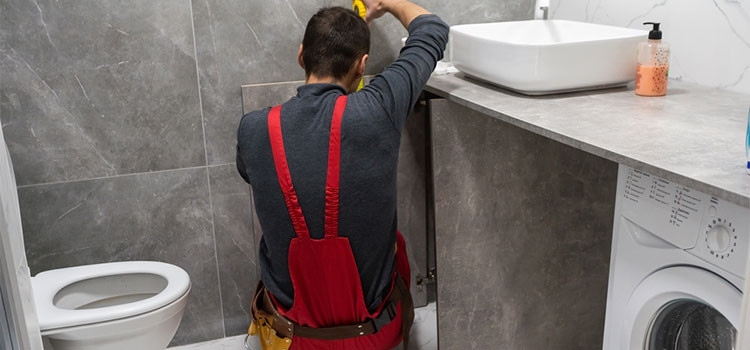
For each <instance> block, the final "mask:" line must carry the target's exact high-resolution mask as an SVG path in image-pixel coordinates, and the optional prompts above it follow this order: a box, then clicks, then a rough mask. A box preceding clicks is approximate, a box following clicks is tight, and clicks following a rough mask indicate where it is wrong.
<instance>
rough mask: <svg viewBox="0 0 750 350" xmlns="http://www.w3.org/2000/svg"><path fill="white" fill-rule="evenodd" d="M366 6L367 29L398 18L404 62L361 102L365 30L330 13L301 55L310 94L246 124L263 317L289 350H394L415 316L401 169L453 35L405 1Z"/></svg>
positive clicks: (242, 130) (242, 141) (241, 160)
mask: <svg viewBox="0 0 750 350" xmlns="http://www.w3.org/2000/svg"><path fill="white" fill-rule="evenodd" d="M364 2H365V4H366V6H367V11H368V13H367V21H368V22H370V21H372V20H374V19H376V18H379V17H381V16H383V15H384V14H385V13H391V14H392V15H394V16H395V17H396V18H397V19H398V20H400V22H401V23H402V24H403V25H404V27H406V28H407V29H408V31H409V38H408V39H407V41H406V45H405V47H404V48H403V49H402V50H401V54H400V55H399V57H398V59H396V61H394V62H393V64H391V65H390V66H389V67H387V68H386V69H385V70H384V71H383V72H382V73H381V74H379V75H377V76H376V77H375V78H373V79H372V81H371V82H370V84H369V85H367V86H366V87H365V88H364V89H362V90H361V91H359V92H355V90H356V88H357V85H358V83H359V81H360V79H361V78H362V75H363V74H364V71H365V63H366V62H367V59H368V57H369V56H368V53H369V48H370V32H369V28H368V25H367V23H366V22H365V21H363V20H362V19H361V18H359V17H358V16H357V15H356V14H355V13H354V12H353V11H351V10H347V9H343V8H340V7H333V8H325V9H322V10H320V11H319V12H318V13H317V14H315V15H314V16H313V17H312V18H311V19H310V21H309V22H308V24H307V28H306V31H305V36H304V39H303V42H302V45H300V49H299V54H298V60H299V64H300V66H302V68H303V69H304V70H305V74H306V83H305V85H302V86H300V87H299V88H298V94H297V96H295V97H293V98H292V99H291V100H289V101H287V102H286V103H284V104H282V105H281V106H277V107H274V108H266V109H264V110H260V111H255V112H251V113H248V114H247V115H245V116H244V117H243V118H242V121H241V123H240V127H239V130H238V135H237V169H238V171H239V173H240V175H241V176H242V178H243V179H245V181H247V182H248V183H250V184H251V185H252V187H253V195H254V200H255V205H256V207H255V209H256V212H257V214H258V219H259V221H260V225H261V227H262V230H263V237H262V239H261V242H260V249H259V250H260V252H259V256H260V264H261V272H262V276H261V279H262V283H263V285H264V286H265V288H266V290H267V292H268V296H266V295H265V294H264V293H265V292H263V291H262V289H263V288H262V286H260V287H259V293H260V294H258V295H259V297H258V302H259V303H260V304H264V305H261V306H259V309H263V310H260V311H262V312H265V315H275V316H276V317H277V318H276V322H274V326H273V328H274V329H275V330H276V331H277V332H278V333H279V335H281V336H284V337H291V338H292V339H291V347H292V349H390V348H393V347H395V346H397V345H398V343H399V342H400V341H401V334H402V333H404V334H403V335H404V338H405V339H404V340H406V338H407V337H408V327H409V326H410V320H409V316H410V315H412V316H413V310H411V307H412V306H411V305H406V304H407V297H408V290H403V292H402V291H401V290H402V289H403V286H408V285H409V283H408V278H409V273H408V261H407V259H406V253H405V248H404V246H403V238H402V237H401V236H400V234H399V233H397V229H396V227H397V215H396V168H397V162H398V154H399V145H400V140H401V132H402V130H403V128H404V125H405V123H406V119H407V116H408V115H409V111H410V109H411V108H412V107H413V105H414V104H415V102H416V101H417V98H418V96H419V94H420V92H421V90H422V89H423V87H424V85H425V84H426V83H427V80H428V79H429V76H430V74H431V72H432V71H433V69H434V68H435V65H436V62H437V61H438V60H440V59H441V58H442V56H443V51H444V50H445V45H446V43H447V41H448V30H449V29H448V26H447V25H446V24H445V23H444V22H443V21H442V20H440V18H438V17H437V16H435V15H432V14H430V13H429V12H428V11H426V10H425V9H424V8H422V7H420V6H418V5H415V4H413V3H411V2H409V1H406V0H364ZM395 275H398V276H400V277H394V276H395ZM408 300H409V301H410V297H408ZM408 304H410V303H408ZM402 306H403V307H404V309H403V310H402ZM268 309H272V310H268ZM407 309H408V310H407ZM277 312H278V314H276V313H277ZM402 316H403V322H402ZM269 317H271V316H269ZM282 323H283V324H286V323H288V326H289V327H282V326H281V324H282ZM346 326H351V327H349V328H347V327H346ZM402 326H406V327H404V328H406V329H402ZM337 327H338V328H337ZM352 327H353V328H352ZM321 331H323V332H321ZM316 332H317V333H316ZM323 333H325V334H323ZM281 339H284V338H281ZM277 340H278V339H277ZM285 341H286V339H285Z"/></svg>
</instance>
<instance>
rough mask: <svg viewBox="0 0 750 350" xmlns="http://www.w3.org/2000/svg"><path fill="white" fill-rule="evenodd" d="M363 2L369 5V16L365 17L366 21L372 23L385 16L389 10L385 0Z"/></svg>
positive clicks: (363, 0)
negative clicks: (384, 2)
mask: <svg viewBox="0 0 750 350" xmlns="http://www.w3.org/2000/svg"><path fill="white" fill-rule="evenodd" d="M362 2H364V3H365V6H366V7H367V16H366V17H365V21H366V22H367V23H368V24H370V23H372V21H374V20H375V19H377V18H380V17H383V15H384V14H385V13H386V12H388V10H387V9H386V7H385V5H384V4H383V0H362Z"/></svg>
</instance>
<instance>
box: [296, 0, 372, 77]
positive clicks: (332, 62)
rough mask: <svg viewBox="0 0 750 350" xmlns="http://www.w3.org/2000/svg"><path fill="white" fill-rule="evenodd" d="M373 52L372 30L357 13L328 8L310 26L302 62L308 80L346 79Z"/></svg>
mask: <svg viewBox="0 0 750 350" xmlns="http://www.w3.org/2000/svg"><path fill="white" fill-rule="evenodd" d="M369 52H370V28H369V27H368V26H367V23H366V22H365V21H364V20H363V19H362V18H361V17H359V16H358V15H357V14H356V13H355V12H354V11H352V10H349V9H345V8H343V7H328V8H323V9H320V11H318V13H316V14H315V15H314V16H313V17H312V18H310V21H309V22H307V29H305V38H304V40H303V41H302V61H303V62H304V64H305V74H306V75H307V76H310V75H311V74H312V75H316V76H319V77H333V78H335V79H341V78H343V77H344V76H345V75H346V73H348V72H349V70H351V68H352V67H353V65H354V63H355V61H356V60H358V59H359V58H361V57H362V56H363V55H365V54H367V53H369Z"/></svg>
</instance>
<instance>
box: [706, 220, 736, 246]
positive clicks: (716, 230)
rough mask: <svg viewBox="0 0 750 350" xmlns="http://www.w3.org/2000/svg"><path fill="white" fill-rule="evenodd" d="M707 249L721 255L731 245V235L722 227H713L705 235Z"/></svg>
mask: <svg viewBox="0 0 750 350" xmlns="http://www.w3.org/2000/svg"><path fill="white" fill-rule="evenodd" d="M706 239H707V242H708V248H709V249H711V251H713V252H715V253H723V252H725V251H726V250H727V249H729V246H730V245H731V243H732V235H731V234H730V233H729V230H728V229H727V228H726V227H725V226H724V225H714V227H712V228H711V229H710V230H709V231H708V234H707V237H706Z"/></svg>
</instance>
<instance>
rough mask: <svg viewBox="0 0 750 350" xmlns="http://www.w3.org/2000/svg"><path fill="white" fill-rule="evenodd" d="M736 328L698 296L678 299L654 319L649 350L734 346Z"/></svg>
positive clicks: (726, 348) (727, 348) (725, 349)
mask: <svg viewBox="0 0 750 350" xmlns="http://www.w3.org/2000/svg"><path fill="white" fill-rule="evenodd" d="M736 338H737V329H735V328H734V326H732V323H731V322H729V320H727V319H726V317H724V315H722V314H721V312H719V311H718V310H716V309H714V308H713V307H711V306H709V305H706V304H703V303H700V302H698V301H695V300H680V301H675V302H673V303H671V304H669V305H667V306H665V307H664V308H663V309H662V310H661V311H660V312H659V313H658V314H657V316H656V318H655V319H654V321H653V323H652V326H651V330H650V332H649V336H648V340H647V344H648V347H647V349H649V350H696V349H701V350H733V349H734V344H735V341H736Z"/></svg>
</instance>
